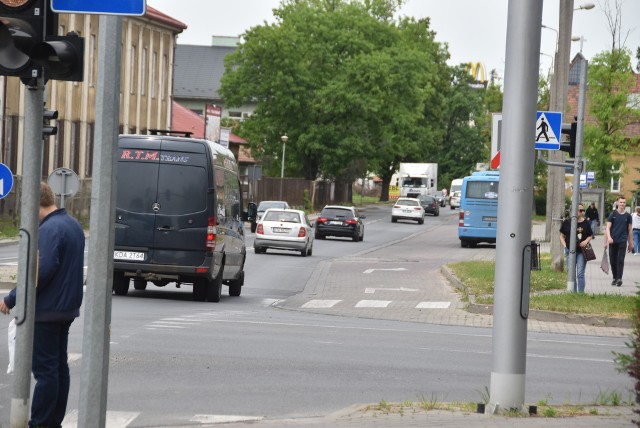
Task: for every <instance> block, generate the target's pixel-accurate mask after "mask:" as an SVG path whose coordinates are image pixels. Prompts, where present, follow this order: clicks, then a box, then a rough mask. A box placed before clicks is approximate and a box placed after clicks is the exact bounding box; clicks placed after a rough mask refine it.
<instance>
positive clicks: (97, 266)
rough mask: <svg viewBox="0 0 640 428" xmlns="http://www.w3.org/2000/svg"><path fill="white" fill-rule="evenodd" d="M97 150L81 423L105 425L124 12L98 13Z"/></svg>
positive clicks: (86, 297) (88, 425)
mask: <svg viewBox="0 0 640 428" xmlns="http://www.w3.org/2000/svg"><path fill="white" fill-rule="evenodd" d="M99 25H100V29H99V35H98V39H99V42H98V70H100V72H99V73H98V82H97V90H96V148H97V150H96V152H95V155H94V157H93V170H94V179H93V186H92V189H91V224H90V225H89V227H90V230H91V237H90V245H89V272H88V275H87V292H86V294H85V305H84V307H85V310H84V313H85V317H84V335H83V341H82V374H81V378H80V404H79V414H78V426H79V427H100V428H104V426H105V423H106V414H107V385H108V375H109V340H110V332H111V290H112V284H113V242H114V229H113V224H114V216H115V206H116V203H115V201H116V186H115V183H116V174H115V172H116V154H117V151H118V121H119V117H120V114H119V110H120V62H121V40H122V16H114V15H100V21H99Z"/></svg>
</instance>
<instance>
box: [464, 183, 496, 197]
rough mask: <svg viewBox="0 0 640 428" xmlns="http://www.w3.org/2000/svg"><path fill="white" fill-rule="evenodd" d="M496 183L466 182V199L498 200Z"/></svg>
mask: <svg viewBox="0 0 640 428" xmlns="http://www.w3.org/2000/svg"><path fill="white" fill-rule="evenodd" d="M498 185H499V182H497V181H468V182H467V195H466V196H467V198H468V199H495V200H497V199H498Z"/></svg>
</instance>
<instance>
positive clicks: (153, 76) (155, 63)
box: [151, 52, 158, 99]
mask: <svg viewBox="0 0 640 428" xmlns="http://www.w3.org/2000/svg"><path fill="white" fill-rule="evenodd" d="M157 72H158V52H154V53H153V56H152V59H151V98H153V99H155V98H156V85H157V84H158V82H157V81H156V75H157Z"/></svg>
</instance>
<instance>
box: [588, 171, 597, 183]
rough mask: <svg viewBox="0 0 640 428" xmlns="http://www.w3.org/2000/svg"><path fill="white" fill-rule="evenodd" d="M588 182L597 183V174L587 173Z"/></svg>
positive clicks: (593, 172)
mask: <svg viewBox="0 0 640 428" xmlns="http://www.w3.org/2000/svg"><path fill="white" fill-rule="evenodd" d="M587 181H588V182H589V183H591V182H593V181H596V173H595V171H587Z"/></svg>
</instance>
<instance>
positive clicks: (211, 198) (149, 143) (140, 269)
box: [113, 135, 256, 302]
mask: <svg viewBox="0 0 640 428" xmlns="http://www.w3.org/2000/svg"><path fill="white" fill-rule="evenodd" d="M117 183H118V185H117V201H116V219H115V244H114V255H113V256H114V257H113V258H114V264H113V266H114V272H113V291H114V292H115V294H117V295H126V294H127V292H128V290H129V282H130V280H131V279H133V286H134V288H135V289H136V290H144V289H145V288H146V287H147V283H148V282H152V283H153V284H155V285H156V286H159V287H163V286H165V285H167V284H169V283H171V282H174V283H176V285H177V286H180V285H182V284H192V285H193V298H194V300H198V301H204V300H205V299H206V300H209V301H210V302H218V301H219V300H220V295H221V293H222V284H223V283H225V284H227V285H228V286H229V295H231V296H239V295H240V292H241V291H242V286H243V284H244V263H245V260H246V248H245V243H244V227H243V226H244V221H252V220H253V218H255V213H256V206H255V204H254V203H250V204H249V207H248V213H247V212H243V211H242V207H243V205H242V192H241V189H240V181H239V178H238V166H237V164H236V160H235V158H234V156H233V154H232V153H231V151H229V150H227V149H226V148H224V147H222V146H221V145H219V144H216V143H213V142H211V141H207V140H201V139H195V138H184V137H178V136H170V135H120V138H119V142H118V166H117Z"/></svg>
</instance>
